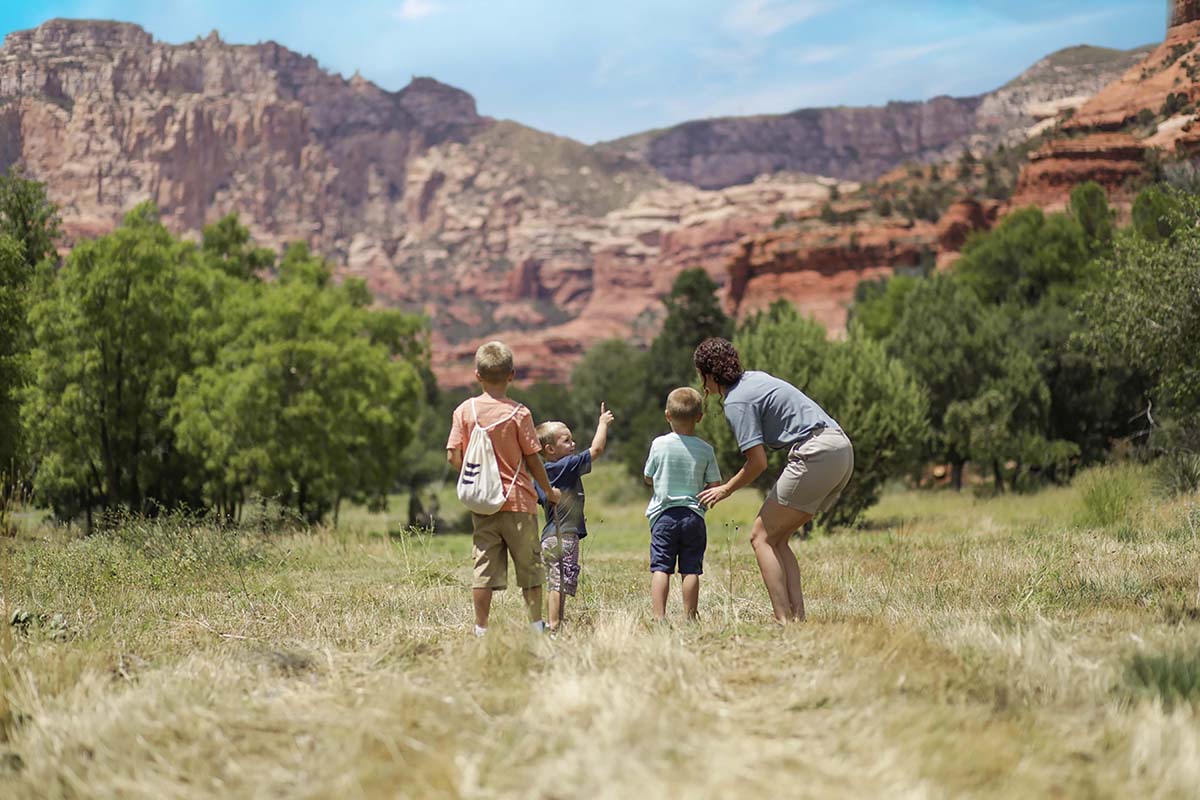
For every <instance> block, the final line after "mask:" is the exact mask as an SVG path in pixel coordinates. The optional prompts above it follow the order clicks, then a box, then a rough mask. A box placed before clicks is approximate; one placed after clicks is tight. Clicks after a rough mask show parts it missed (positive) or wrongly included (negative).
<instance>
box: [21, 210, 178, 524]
mask: <svg viewBox="0 0 1200 800" xmlns="http://www.w3.org/2000/svg"><path fill="white" fill-rule="evenodd" d="M193 249H194V248H193V247H192V245H188V244H184V243H181V242H179V241H178V240H176V239H175V238H174V237H172V236H171V234H170V233H168V232H167V230H166V229H165V228H164V227H163V226H162V225H161V224H160V223H159V222H158V219H157V215H156V212H155V211H154V209H153V207H152V206H149V205H142V206H138V207H137V208H136V209H134V210H133V211H131V212H130V213H129V214H128V215H127V216H126V218H125V221H124V223H123V225H122V226H121V227H119V228H118V229H117V230H115V231H114V232H113V233H111V234H109V235H107V236H103V237H101V238H99V239H96V240H94V241H90V242H83V243H80V244H79V245H78V246H76V248H75V249H74V250H73V251H72V253H71V255H70V256H69V257H68V258H67V260H66V263H65V264H64V266H63V268H62V270H61V271H60V272H59V273H58V275H57V276H56V278H55V279H54V280H53V282H52V283H50V284H49V286H48V288H47V290H46V291H45V292H44V294H43V295H42V296H41V297H39V298H38V300H37V301H36V302H35V303H34V305H33V307H32V309H31V310H30V315H29V316H30V321H31V323H32V328H33V332H34V346H33V350H32V352H31V356H30V360H31V374H32V379H31V385H30V387H29V390H28V391H27V392H26V394H25V402H24V403H23V405H22V417H23V421H24V424H25V427H26V430H27V432H28V435H29V438H30V442H31V446H32V450H33V451H34V452H35V453H36V454H37V456H38V459H39V461H38V464H37V472H36V478H35V482H34V488H35V490H36V491H37V493H38V494H39V495H40V496H41V497H42V499H43V500H45V501H47V502H49V503H50V504H51V505H52V506H53V507H54V509H55V511H56V512H57V513H58V514H59V515H60V516H63V517H72V516H74V515H75V514H76V513H78V512H80V511H85V512H87V513H88V515H89V524H90V521H91V516H90V515H91V510H92V509H93V508H94V507H96V506H100V507H114V506H125V507H127V508H130V509H134V510H137V511H152V510H153V506H154V504H155V503H162V504H173V503H178V502H183V501H186V500H187V499H188V493H187V491H186V489H185V487H184V486H183V485H182V483H181V481H180V475H181V474H183V472H185V471H186V470H185V469H184V468H183V467H181V465H180V464H179V463H178V462H179V459H180V456H179V453H178V451H177V450H176V448H175V446H174V442H173V436H172V432H171V430H170V426H169V425H168V424H167V413H168V410H169V406H170V402H171V398H172V395H173V394H174V390H175V384H176V382H177V381H178V379H179V377H180V374H181V372H182V370H183V365H184V364H186V361H187V348H186V342H185V341H184V337H183V336H182V335H180V332H181V331H183V330H184V329H185V323H186V313H185V309H184V308H183V306H182V304H181V303H180V302H179V296H178V294H177V293H176V291H175V288H176V282H177V279H178V276H179V275H180V273H181V270H183V269H184V268H185V266H186V264H187V263H188V262H189V259H190V257H191V253H192V252H193Z"/></svg>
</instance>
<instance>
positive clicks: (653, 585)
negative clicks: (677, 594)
mask: <svg viewBox="0 0 1200 800" xmlns="http://www.w3.org/2000/svg"><path fill="white" fill-rule="evenodd" d="M670 591H671V576H670V575H668V574H667V573H665V572H652V573H650V598H651V600H652V601H653V604H654V618H655V619H665V618H666V616H667V595H668V594H669V593H670Z"/></svg>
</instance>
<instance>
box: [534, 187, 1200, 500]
mask: <svg viewBox="0 0 1200 800" xmlns="http://www.w3.org/2000/svg"><path fill="white" fill-rule="evenodd" d="M1197 220H1200V197H1198V196H1197V195H1195V194H1193V193H1190V192H1188V191H1183V190H1180V189H1177V188H1174V187H1172V186H1170V185H1167V184H1162V185H1155V186H1151V187H1149V188H1147V189H1145V190H1144V191H1142V192H1141V193H1140V194H1139V195H1138V196H1137V197H1136V199H1135V200H1134V202H1133V206H1132V221H1131V222H1130V224H1128V225H1126V226H1124V227H1119V226H1118V225H1117V223H1116V214H1115V213H1114V210H1113V209H1112V208H1111V206H1110V205H1109V201H1108V198H1107V196H1106V194H1105V192H1104V190H1103V189H1102V188H1101V187H1100V186H1099V185H1097V184H1095V183H1087V184H1084V185H1081V186H1079V187H1077V188H1076V189H1075V190H1074V192H1073V193H1072V195H1071V200H1070V203H1069V206H1068V208H1067V209H1066V211H1064V212H1062V213H1045V212H1043V211H1042V210H1040V209H1037V208H1025V209H1021V210H1018V211H1016V212H1014V213H1012V214H1010V215H1008V216H1007V217H1005V218H1004V220H1003V221H1002V222H1001V223H1000V224H999V225H998V226H997V227H996V228H995V229H994V230H992V231H990V232H985V233H980V234H977V235H976V236H974V237H973V238H972V239H971V240H970V241H969V242H968V243H967V245H966V246H965V248H964V252H963V254H962V257H961V259H960V260H959V261H958V262H957V263H956V264H955V265H954V266H953V267H952V268H951V269H949V270H946V271H942V272H937V273H933V274H898V275H896V276H893V277H891V278H888V279H883V280H874V281H867V282H864V283H863V284H861V285H860V286H859V288H858V290H857V292H856V295H855V297H856V299H855V302H854V304H853V306H852V308H851V314H850V320H849V323H848V329H847V331H846V334H845V336H844V337H841V338H835V339H831V338H830V337H829V336H828V335H827V334H826V331H825V330H824V329H823V328H822V327H821V326H820V325H819V324H818V323H816V322H814V321H812V320H810V319H806V318H804V317H803V316H802V315H801V314H800V313H799V312H798V311H797V310H796V308H795V307H794V306H792V305H791V304H789V303H787V302H786V301H780V302H777V303H776V304H775V305H774V306H772V307H771V308H770V309H768V310H767V311H764V312H760V313H758V314H754V315H751V316H749V317H747V318H745V319H743V320H741V321H740V322H739V323H735V322H734V321H733V320H732V319H730V318H729V317H727V316H726V315H725V314H724V313H722V311H721V308H720V305H719V302H718V300H717V297H716V291H717V288H718V287H717V284H716V283H715V282H714V281H712V279H711V278H710V277H709V276H708V275H707V274H706V273H704V272H703V271H702V270H693V271H689V272H685V273H682V274H681V275H680V276H679V278H678V280H677V281H676V283H675V285H674V288H673V290H672V292H671V295H670V296H668V297H667V298H666V300H665V309H664V310H665V314H666V316H665V322H664V327H663V330H662V332H661V333H660V334H659V336H658V337H657V338H656V339H654V341H653V343H652V344H651V346H650V348H649V349H648V350H646V351H643V350H640V349H638V348H636V347H634V346H633V345H631V344H629V343H628V342H624V341H618V340H612V341H606V342H601V343H599V344H597V345H596V346H595V347H593V348H592V349H590V350H589V351H588V352H587V353H586V354H585V356H584V358H583V359H582V360H581V361H580V363H579V364H578V365H577V367H576V368H575V369H574V371H573V372H572V375H571V382H570V387H569V389H568V388H562V387H553V386H535V387H531V388H530V389H529V390H527V392H526V394H525V398H526V400H527V402H528V403H529V404H530V405H531V406H532V407H533V408H534V410H535V412H541V411H542V409H543V408H544V409H545V410H546V413H549V414H552V415H554V414H557V415H559V416H567V417H568V419H567V420H566V421H568V422H569V423H570V424H572V426H573V427H575V428H576V430H584V431H586V430H587V429H588V428H589V427H590V425H591V424H592V419H591V417H592V416H593V413H592V406H594V405H595V404H596V403H598V402H599V401H600V400H601V399H604V400H605V401H606V402H607V403H608V404H609V407H610V408H613V409H614V410H615V411H616V412H617V413H618V415H619V416H620V419H621V422H620V424H619V425H617V426H616V427H615V428H614V430H613V432H612V434H611V437H610V442H611V444H610V449H612V450H613V451H615V452H616V453H617V455H618V456H619V458H620V460H621V462H622V463H623V464H624V465H625V466H626V467H627V469H628V470H629V471H630V472H631V473H634V474H635V475H636V474H640V470H641V466H642V461H643V459H644V457H645V449H646V447H647V446H648V443H649V442H650V440H651V439H652V438H653V437H654V436H655V435H658V434H659V433H662V432H664V431H665V430H666V426H665V424H664V422H663V419H662V404H663V398H665V396H666V393H667V392H669V391H670V389H671V388H674V387H675V386H678V385H695V384H696V376H695V371H694V370H693V369H692V366H691V351H692V349H693V348H694V347H695V345H696V344H698V343H699V342H700V341H702V340H703V339H704V338H705V337H707V336H725V337H728V338H732V340H733V341H734V343H735V345H736V346H737V347H738V350H739V352H740V353H741V354H742V357H743V366H745V367H746V368H747V369H759V370H763V371H766V372H770V373H772V374H774V375H777V376H779V377H781V378H783V379H785V380H788V381H790V382H792V383H793V384H795V385H796V386H798V387H800V388H801V389H802V390H804V391H805V392H807V393H809V394H810V395H811V396H812V397H813V398H814V399H816V400H817V401H818V402H819V403H821V404H822V406H824V407H825V408H826V409H827V410H828V411H829V412H830V413H831V414H833V415H834V417H835V418H836V419H838V421H839V422H840V423H841V424H842V425H843V426H844V427H845V429H846V430H847V432H848V433H849V435H850V437H851V439H852V440H853V441H854V444H855V456H856V465H855V477H854V480H853V481H852V483H851V486H850V487H849V489H848V490H847V492H846V494H845V495H843V499H842V501H841V502H840V503H839V504H838V506H837V507H836V508H835V509H834V511H833V512H832V514H831V516H830V517H829V518H828V519H826V523H827V524H846V523H850V522H853V521H854V519H855V518H856V517H857V516H858V515H859V514H860V513H861V511H862V510H864V509H865V508H867V507H868V506H870V505H871V504H872V503H873V502H875V501H876V500H877V499H878V496H879V494H880V492H881V491H882V489H883V488H884V486H885V485H886V484H887V482H888V481H891V480H894V479H897V478H902V477H904V476H906V475H914V474H916V473H918V472H919V471H920V470H921V468H922V467H923V466H925V465H929V464H931V463H940V464H947V465H949V466H950V482H951V483H952V484H953V486H955V487H956V488H961V487H962V486H963V480H964V472H965V470H966V468H967V467H968V465H973V466H974V467H975V468H976V471H977V472H978V473H979V474H981V475H983V476H985V477H986V478H987V479H988V480H989V481H990V482H991V484H992V485H993V487H994V489H995V490H996V491H1013V490H1026V489H1032V488H1036V487H1038V486H1041V485H1044V484H1046V483H1062V482H1065V481H1067V480H1069V479H1070V477H1071V476H1072V475H1073V474H1074V473H1075V472H1076V471H1078V470H1079V469H1080V468H1082V467H1085V466H1087V465H1089V464H1094V463H1097V462H1101V461H1104V460H1106V459H1108V458H1110V457H1111V456H1112V455H1113V451H1114V449H1118V450H1121V451H1122V452H1125V451H1128V452H1130V453H1132V454H1133V455H1135V456H1137V457H1142V458H1154V459H1158V460H1159V461H1160V463H1161V464H1162V465H1163V466H1164V468H1166V470H1167V472H1166V475H1165V477H1166V479H1167V482H1168V483H1169V484H1171V485H1173V486H1175V487H1177V488H1179V489H1182V490H1195V489H1196V488H1197V487H1198V485H1200V359H1197V358H1196V356H1195V354H1196V352H1197V349H1198V347H1200V267H1197V265H1198V264H1200V227H1198V224H1197ZM539 406H541V408H539ZM701 434H702V435H703V436H705V437H706V438H708V439H709V440H710V441H711V442H713V444H714V445H715V446H716V448H717V452H718V454H719V456H720V457H721V459H722V464H723V468H724V469H725V470H734V469H736V468H737V466H739V465H740V454H739V453H738V452H737V449H736V445H735V443H734V442H733V439H732V436H731V434H730V431H729V430H728V427H727V425H726V424H725V422H724V419H723V414H722V413H721V409H720V401H719V399H716V398H710V399H709V401H708V414H707V415H706V417H705V420H704V422H703V423H702V425H701ZM783 457H784V456H783V454H781V453H777V454H774V456H773V459H774V461H773V463H772V465H771V469H769V470H768V471H767V472H766V473H764V478H762V479H761V480H762V482H763V487H764V488H765V486H766V485H767V484H768V483H769V481H770V480H771V479H772V478H773V477H774V475H775V474H777V473H778V469H779V467H780V466H781V460H782V458H783Z"/></svg>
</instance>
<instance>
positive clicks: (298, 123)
mask: <svg viewBox="0 0 1200 800" xmlns="http://www.w3.org/2000/svg"><path fill="white" fill-rule="evenodd" d="M0 97H3V98H6V99H7V98H12V99H8V102H6V103H4V104H3V106H0V115H2V119H3V123H0V156H2V157H3V161H4V162H5V163H2V164H0V167H7V166H8V164H9V163H12V162H13V161H20V162H22V163H23V164H24V165H25V166H26V168H27V169H28V170H29V171H30V173H31V174H32V175H33V176H34V177H37V178H39V179H42V180H45V181H46V183H47V186H48V189H49V192H50V196H51V199H53V200H54V201H55V202H57V203H58V204H59V205H60V206H61V208H62V214H63V218H64V221H65V223H66V226H65V227H66V230H67V232H68V234H71V235H74V236H78V235H84V234H94V233H98V232H100V231H104V230H108V229H110V228H111V227H112V226H113V225H114V224H115V223H116V222H117V221H118V220H119V217H120V215H121V214H122V213H123V212H124V211H125V210H127V209H128V208H129V207H130V206H132V205H133V204H134V203H136V202H138V201H141V200H147V199H148V200H153V201H154V202H155V203H157V204H158V206H159V208H160V210H161V211H162V213H163V217H164V219H165V220H166V221H167V222H168V223H169V224H171V225H172V226H173V227H175V228H177V229H179V230H194V229H196V228H198V227H200V226H201V225H203V224H204V223H205V222H206V221H211V220H213V219H214V218H216V217H218V216H220V215H221V214H224V213H227V212H230V211H237V212H239V213H241V214H242V215H243V217H244V218H245V219H246V220H247V221H248V222H249V223H250V225H251V229H252V230H253V232H254V233H255V235H256V236H257V237H259V238H260V239H262V240H264V241H265V242H267V243H270V244H278V243H281V242H283V241H287V240H296V239H299V240H304V241H307V242H309V243H310V244H312V245H313V246H314V247H316V248H317V249H319V250H321V251H322V252H327V253H330V254H335V255H340V254H343V253H344V252H345V248H346V246H347V245H348V243H349V240H350V237H351V236H353V234H354V233H355V232H359V231H362V230H364V229H365V230H367V231H369V232H370V233H371V235H373V236H375V237H376V238H378V239H379V240H380V241H381V242H384V243H386V246H394V243H395V242H397V241H398V240H399V239H401V238H402V237H403V235H404V233H405V227H406V226H405V220H404V218H403V206H402V205H400V204H399V203H397V200H398V199H399V198H400V197H401V196H402V195H403V187H404V185H405V178H406V165H407V162H408V160H409V158H411V157H412V156H413V155H414V154H415V153H418V152H421V151H423V150H425V149H427V148H428V147H430V146H432V145H434V144H437V143H439V142H443V141H446V140H465V139H466V138H468V137H470V136H471V135H473V134H474V133H477V132H478V131H480V130H481V129H483V128H485V127H486V126H487V125H488V124H489V123H488V121H487V120H485V119H483V118H481V117H479V116H478V115H477V114H476V113H475V104H474V100H473V99H472V98H471V97H470V96H469V95H467V94H466V93H464V92H460V91H458V90H456V89H453V88H451V87H448V86H443V85H442V84H439V83H437V82H436V81H432V80H428V79H423V80H416V81H414V82H413V83H412V84H411V85H410V86H408V87H407V88H406V89H404V90H403V91H400V92H396V93H389V92H385V91H383V90H381V89H379V88H378V87H376V86H375V85H373V84H371V83H369V82H367V81H364V80H362V79H358V78H356V79H352V80H349V81H347V80H344V79H342V78H340V77H338V76H335V75H330V74H329V73H327V72H325V71H324V70H322V69H321V68H320V67H319V66H318V65H317V62H316V61H315V60H313V59H311V58H307V57H305V56H300V55H297V54H295V53H293V52H291V51H289V50H287V49H285V48H283V47H280V46H278V45H276V44H273V43H268V44H263V45H255V46H247V47H242V46H231V45H228V44H225V43H223V42H221V41H220V40H219V39H218V38H217V37H216V36H215V35H212V36H210V37H209V38H207V39H203V40H197V41H195V42H191V43H189V44H185V45H180V46H173V45H167V44H163V43H161V42H155V41H154V40H153V39H152V38H151V37H150V36H149V34H147V33H146V32H145V31H143V30H142V29H141V28H139V27H137V26H134V25H126V24H119V23H103V22H76V21H66V20H55V21H51V22H48V23H46V24H44V25H42V26H41V27H39V28H37V29H35V30H32V31H23V32H19V33H14V34H11V35H9V36H8V37H7V39H6V40H5V44H4V47H3V49H2V50H0Z"/></svg>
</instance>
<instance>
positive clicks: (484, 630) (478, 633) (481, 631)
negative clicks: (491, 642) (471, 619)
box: [475, 625, 487, 639]
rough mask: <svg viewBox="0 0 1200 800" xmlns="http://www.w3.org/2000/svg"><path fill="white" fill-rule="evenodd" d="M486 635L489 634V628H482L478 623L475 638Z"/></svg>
mask: <svg viewBox="0 0 1200 800" xmlns="http://www.w3.org/2000/svg"><path fill="white" fill-rule="evenodd" d="M484 636H487V628H481V627H479V626H478V625H476V626H475V638H477V639H482V638H483V637H484Z"/></svg>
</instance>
